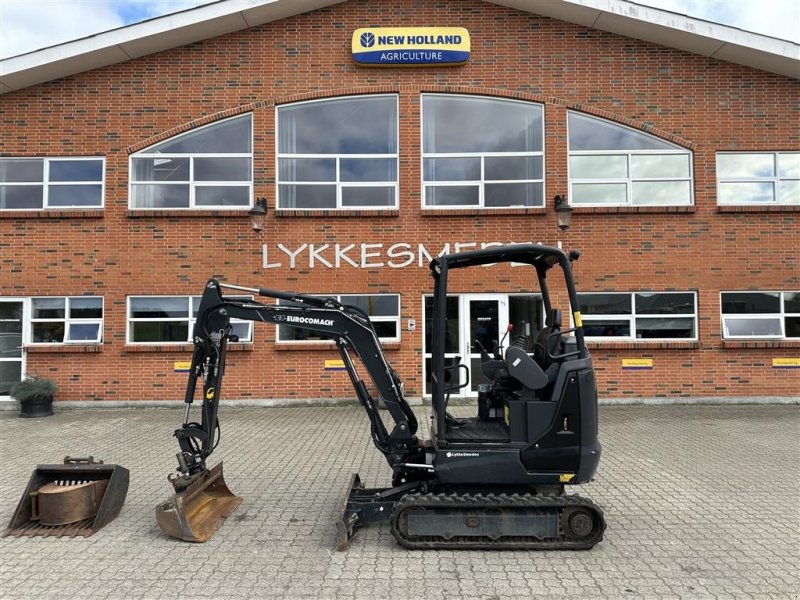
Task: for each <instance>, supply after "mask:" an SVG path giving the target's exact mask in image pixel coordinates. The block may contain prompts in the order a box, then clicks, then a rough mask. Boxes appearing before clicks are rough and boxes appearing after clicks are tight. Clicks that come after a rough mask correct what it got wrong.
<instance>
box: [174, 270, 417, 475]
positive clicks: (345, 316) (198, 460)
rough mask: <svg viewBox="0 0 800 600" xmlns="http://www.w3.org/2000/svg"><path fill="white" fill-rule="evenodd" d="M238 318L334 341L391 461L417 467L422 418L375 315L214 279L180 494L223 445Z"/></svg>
mask: <svg viewBox="0 0 800 600" xmlns="http://www.w3.org/2000/svg"><path fill="white" fill-rule="evenodd" d="M223 288H227V289H232V290H236V291H238V292H242V291H245V292H251V293H254V294H258V295H259V296H264V297H268V298H275V299H280V300H286V301H289V302H291V304H261V303H258V302H254V301H250V300H242V299H234V298H225V297H224V296H223V294H222V290H223ZM231 319H239V320H248V321H257V322H263V323H273V324H275V325H280V326H287V327H301V328H303V329H308V330H311V331H314V332H316V333H317V334H320V335H322V336H323V337H326V338H330V339H332V340H334V342H335V344H336V347H337V349H338V350H339V353H340V355H341V357H342V360H343V362H344V366H345V369H346V371H347V373H348V375H349V377H350V380H351V382H352V384H353V387H354V389H355V391H356V396H357V397H358V400H359V402H360V404H361V406H362V407H363V408H364V410H365V411H366V413H367V416H368V418H369V419H370V423H371V432H372V438H373V441H374V443H375V446H376V447H377V448H378V449H379V450H380V451H381V452H382V453H383V454H384V455H385V456H386V458H387V461H388V463H389V465H390V466H391V467H392V469H393V471H394V472H395V474H396V475H397V474H399V473H402V471H403V469H404V464H406V463H408V462H414V460H416V459H417V457H418V455H419V453H420V449H419V443H418V440H417V438H416V437H415V435H414V434H415V433H416V431H417V420H416V418H415V416H414V413H413V412H412V410H411V407H410V406H409V405H408V403H407V402H406V400H405V399H404V398H403V392H402V384H401V382H400V379H399V377H398V375H397V373H396V372H395V371H394V370H393V369H392V368H391V367H390V366H389V364H388V363H387V362H386V358H385V356H384V354H383V350H382V349H381V345H380V342H379V341H378V336H377V334H376V333H375V329H374V327H373V326H372V323H371V322H370V320H369V317H368V316H367V315H366V314H365V313H364V312H363V311H361V310H360V309H359V308H357V307H353V306H347V305H344V304H341V303H340V302H338V301H337V300H335V299H333V298H317V297H312V296H303V295H298V294H291V293H287V292H280V291H275V290H269V289H264V288H259V289H255V288H243V287H239V286H232V285H227V284H222V283H220V282H218V281H217V280H216V279H211V280H209V281H208V283H207V284H206V287H205V291H204V293H203V296H202V298H201V300H200V306H199V309H198V313H197V321H196V323H195V326H194V331H193V342H194V353H193V355H192V363H191V367H190V374H189V381H188V385H187V388H186V396H185V398H184V403H185V408H184V419H183V424H182V425H181V427H180V428H178V429H177V430H176V431H175V437H176V438H177V439H178V443H179V445H180V449H181V451H180V452H179V453H178V455H177V457H178V471H179V473H180V475H179V476H178V477H176V478H174V479H172V483H173V485H174V486H175V488H176V490H181V489H185V488H186V487H188V486H189V485H191V484H192V482H193V481H195V480H196V479H197V477H198V476H200V475H202V474H204V473H205V472H207V468H206V464H205V461H206V459H207V458H208V457H209V455H211V453H212V452H213V451H214V448H215V447H216V445H217V443H218V442H219V420H218V416H217V412H218V408H219V399H220V394H221V390H222V380H223V376H224V373H225V356H226V351H227V344H228V343H229V342H231V341H236V339H235V336H233V335H232V333H231ZM353 353H355V355H357V356H358V358H359V359H360V360H361V362H362V364H363V366H364V368H365V369H366V371H367V373H368V375H369V378H370V379H371V381H372V383H373V384H374V386H375V388H376V389H377V390H378V393H379V394H380V397H381V398H382V399H383V402H384V404H385V406H386V408H387V409H388V412H389V414H390V415H391V418H392V419H393V421H394V424H393V426H392V428H391V429H388V428H387V426H386V424H385V423H384V421H383V419H382V418H381V416H380V413H379V411H378V410H377V406H376V401H375V399H374V398H372V396H371V395H370V393H369V391H368V389H367V385H366V383H365V382H364V380H363V379H362V378H361V377H360V375H359V374H358V371H357V369H356V366H355V363H354V361H353V357H352V354H353ZM201 378H202V379H203V385H202V390H203V391H202V403H203V404H202V419H201V421H200V422H199V423H198V422H190V421H189V414H190V407H191V405H192V403H193V402H194V397H195V395H196V388H197V383H198V380H200V379H201Z"/></svg>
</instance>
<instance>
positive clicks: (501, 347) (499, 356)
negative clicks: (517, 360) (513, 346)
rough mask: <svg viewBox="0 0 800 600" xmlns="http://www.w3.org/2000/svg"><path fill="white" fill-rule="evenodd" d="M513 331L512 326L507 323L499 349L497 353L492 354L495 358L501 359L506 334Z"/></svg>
mask: <svg viewBox="0 0 800 600" xmlns="http://www.w3.org/2000/svg"><path fill="white" fill-rule="evenodd" d="M512 331H514V324H513V323H509V324H508V327H506V332H505V333H504V334H503V339H501V340H500V347H499V348H498V349H497V352H495V353H494V355H495V358H497V359H499V360H502V359H503V343H504V342H505V341H506V338H507V337H508V334H509V333H511V332H512Z"/></svg>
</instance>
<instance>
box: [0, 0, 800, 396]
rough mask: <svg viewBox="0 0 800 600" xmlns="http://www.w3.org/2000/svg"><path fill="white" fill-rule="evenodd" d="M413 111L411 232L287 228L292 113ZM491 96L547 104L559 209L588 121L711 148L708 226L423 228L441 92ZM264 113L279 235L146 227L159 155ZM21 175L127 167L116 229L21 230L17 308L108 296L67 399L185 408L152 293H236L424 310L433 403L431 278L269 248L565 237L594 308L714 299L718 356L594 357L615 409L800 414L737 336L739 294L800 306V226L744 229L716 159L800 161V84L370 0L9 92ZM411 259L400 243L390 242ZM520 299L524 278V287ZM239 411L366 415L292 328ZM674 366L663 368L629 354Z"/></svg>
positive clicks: (702, 163) (44, 355)
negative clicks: (135, 205) (355, 47)
mask: <svg viewBox="0 0 800 600" xmlns="http://www.w3.org/2000/svg"><path fill="white" fill-rule="evenodd" d="M365 26H382V27H392V26H462V27H465V28H467V29H468V30H469V31H470V34H471V37H472V57H471V59H470V61H469V62H468V63H467V64H466V65H464V66H460V67H451V68H414V69H398V68H383V69H369V68H357V67H356V66H355V65H354V64H353V61H352V59H351V57H350V54H349V51H350V36H351V35H352V32H353V31H354V30H355V29H357V28H359V27H365ZM374 92H382V93H385V92H391V93H397V94H398V95H399V107H400V113H399V114H400V145H399V147H400V209H399V211H396V212H395V213H393V214H392V215H391V216H388V217H387V216H385V215H384V216H375V215H369V214H366V215H354V214H350V215H349V216H346V217H344V216H341V215H324V216H276V214H275V211H274V210H273V208H274V206H275V185H274V182H275V156H274V151H275V108H274V107H275V105H276V104H280V103H285V102H288V101H294V100H300V99H308V98H317V97H329V96H337V95H346V94H354V93H374ZM423 92H453V93H459V92H467V93H475V94H487V95H496V96H502V97H508V98H518V99H523V100H531V101H536V102H541V103H543V104H544V106H545V118H546V147H545V166H546V195H547V197H548V198H552V196H554V195H555V194H557V193H562V194H566V191H567V139H566V111H567V109H568V108H573V109H578V110H584V111H587V112H589V113H592V114H597V115H600V116H603V117H606V118H610V119H614V120H617V121H619V122H622V123H625V124H627V125H630V126H633V127H637V128H640V129H646V130H647V131H650V132H652V133H655V134H657V135H661V136H662V137H668V138H669V139H671V140H672V141H676V142H678V143H680V144H682V145H684V146H686V147H688V148H690V149H692V150H693V152H694V175H695V204H696V206H695V207H694V208H692V209H690V210H686V209H683V210H669V209H653V211H652V212H638V211H635V210H633V211H631V210H618V211H617V210H613V209H612V210H605V211H604V210H597V209H594V210H592V209H582V210H576V211H575V214H574V215H573V226H572V228H571V229H570V231H569V232H568V233H567V234H560V233H559V232H558V230H557V229H556V228H555V225H554V214H553V212H552V206H551V205H550V203H549V202H548V208H547V210H546V211H542V210H539V211H537V210H533V211H527V212H526V211H510V212H504V213H500V214H498V213H495V214H491V213H483V212H482V213H474V214H473V213H464V214H462V215H459V216H447V217H445V216H431V215H429V214H422V212H421V210H420V197H421V183H420V181H421V173H420V158H419V157H420V133H419V132H420V94H421V93H423ZM247 109H253V117H254V134H255V136H254V139H255V155H254V160H255V165H254V166H255V190H254V191H255V196H266V197H267V199H268V202H269V206H270V212H269V216H268V221H267V226H266V228H265V230H264V232H263V234H262V235H260V236H259V235H257V234H255V233H254V232H253V231H252V230H251V229H250V226H249V221H248V219H247V217H246V216H244V215H242V216H238V215H236V216H234V215H231V214H227V213H208V212H198V213H193V214H191V215H184V214H181V215H169V216H165V215H164V214H163V213H151V214H148V215H144V216H142V215H141V214H137V215H135V216H134V215H132V214H130V213H129V212H128V209H127V205H128V197H127V195H128V156H129V152H131V151H135V150H138V149H141V148H142V147H144V146H146V145H148V144H150V143H152V142H153V141H155V139H156V138H159V137H164V136H165V135H171V134H173V133H175V132H176V131H178V130H179V129H187V128H189V127H190V126H192V125H193V124H196V123H197V122H207V121H209V120H213V119H214V118H218V117H219V116H224V115H228V114H233V113H234V112H237V111H241V110H247ZM0 122H2V131H3V134H2V137H0V154H1V155H2V156H69V155H79V156H86V155H102V156H105V157H106V160H107V163H106V197H105V210H104V211H102V212H99V213H91V212H87V213H84V214H82V215H80V216H77V217H69V216H67V215H65V214H64V213H57V214H56V215H54V216H53V215H51V216H49V217H47V218H46V217H45V216H43V215H41V214H35V213H30V214H24V215H9V214H7V213H6V214H3V213H0V233H2V235H1V236H0V250H2V255H1V257H0V296H32V295H79V294H84V293H94V294H101V295H103V296H104V297H105V342H104V344H103V346H102V348H101V349H100V351H99V352H93V353H76V352H66V351H58V352H33V351H32V352H30V353H29V355H28V362H27V366H28V369H27V370H28V371H37V372H39V373H40V374H48V375H51V376H52V377H54V378H56V379H57V380H58V382H59V384H60V386H61V392H60V394H59V398H60V399H62V400H84V399H99V400H105V399H108V400H130V399H133V400H135V399H180V398H182V395H183V386H184V383H185V375H183V374H175V373H173V371H172V365H173V362H174V361H176V360H188V359H189V357H190V348H188V347H183V348H181V349H179V350H175V349H163V348H162V349H160V350H159V351H153V350H149V351H142V350H141V349H139V348H131V347H126V345H125V301H126V296H128V295H146V294H148V295H149V294H183V295H189V294H199V293H200V292H201V291H202V288H203V284H204V282H205V280H206V279H207V278H208V277H209V276H212V275H216V276H221V277H224V279H225V280H227V281H229V282H233V283H238V284H241V285H246V286H254V287H255V286H265V287H270V288H275V289H290V290H294V291H300V292H309V293H314V292H339V293H347V292H351V293H366V292H373V293H374V292H395V293H398V292H399V293H402V317H403V326H405V323H406V320H407V319H409V318H414V319H416V321H417V324H418V326H417V330H416V331H415V332H409V331H403V332H402V342H401V344H400V345H399V347H397V348H392V349H390V350H388V351H387V355H388V358H389V360H390V362H391V363H392V364H393V365H394V366H395V367H396V368H397V369H398V370H399V371H400V373H401V375H402V376H403V378H404V380H405V382H406V390H407V394H408V395H410V396H416V395H419V394H420V393H421V375H420V369H421V358H420V352H421V348H422V326H421V325H422V315H421V297H422V294H423V293H427V292H429V291H430V284H431V279H430V277H429V276H428V274H427V269H425V268H415V267H411V268H406V269H388V268H383V269H369V270H367V269H354V268H351V267H347V266H344V267H343V268H341V269H338V270H336V269H332V270H329V269H326V268H315V269H313V270H311V269H304V268H299V269H296V270H294V271H290V270H289V269H288V268H286V267H283V268H281V269H273V270H266V271H265V270H263V269H262V268H261V246H262V244H268V245H269V247H270V248H271V249H274V247H275V244H276V243H278V242H283V243H285V244H295V245H298V244H300V243H304V242H305V243H315V244H322V243H334V242H338V243H340V244H349V243H355V244H359V243H361V242H368V243H373V242H374V243H379V242H382V241H383V242H386V241H390V242H394V241H398V242H400V241H402V242H409V243H412V244H416V243H424V244H425V245H426V246H428V247H429V248H433V247H435V246H436V245H437V244H441V243H442V242H443V241H451V242H458V241H463V242H472V241H477V242H481V241H517V242H519V241H544V242H549V243H553V242H554V241H555V240H556V239H561V240H563V242H564V244H565V247H566V248H580V249H581V250H582V251H583V258H581V260H580V261H579V262H578V263H577V264H576V278H577V283H578V287H579V289H580V290H582V291H634V290H640V289H644V290H652V291H661V290H697V291H698V292H699V294H698V302H699V307H700V308H699V327H700V341H699V343H697V344H679V345H677V346H676V345H670V346H668V348H663V347H659V345H658V344H644V345H641V344H627V345H625V344H623V345H620V344H602V345H596V346H595V347H594V348H593V355H594V358H595V361H596V365H597V370H598V378H599V385H600V391H601V394H604V395H607V396H615V397H616V396H625V395H634V396H645V397H652V396H673V395H682V396H686V395H692V396H736V395H759V396H763V395H777V396H789V395H797V389H798V371H796V370H794V371H792V370H781V369H773V368H771V366H772V361H771V359H772V358H773V357H787V356H800V344H796V343H795V344H792V343H786V342H783V343H778V344H741V343H730V342H722V341H721V340H720V319H719V290H722V289H724V290H738V289H782V290H790V289H795V290H796V289H800V268H798V250H800V235H799V234H798V230H797V222H798V219H797V215H798V212H788V211H783V212H756V211H749V212H736V213H729V212H720V211H719V210H718V208H717V205H716V196H715V195H716V180H715V152H717V151H723V150H772V151H776V150H798V149H800V128H799V127H798V122H800V81H798V80H793V79H788V78H786V77H782V76H778V75H773V74H769V73H764V72H759V71H756V70H753V69H749V68H746V67H743V66H738V65H734V64H729V63H724V62H720V61H717V60H713V59H710V58H706V57H702V56H695V55H692V54H688V53H686V52H681V51H678V50H672V49H669V48H663V47H660V46H656V45H654V44H650V43H646V42H642V41H639V40H634V39H628V38H624V37H621V36H618V35H614V34H610V33H604V32H601V31H595V30H592V29H587V28H585V27H581V26H578V25H572V24H569V23H563V22H560V21H555V20H552V19H549V18H545V17H539V16H536V15H533V14H525V13H521V12H517V11H514V10H511V9H507V8H504V7H500V6H497V5H494V4H489V3H483V2H477V1H455V0H451V1H449V2H447V1H442V2H435V3H432V2H427V1H421V0H416V1H415V0H392V1H391V2H389V1H377V2H376V1H370V2H365V1H357V0H353V1H351V2H347V3H344V4H339V5H335V6H333V7H330V8H327V9H322V10H318V11H314V12H312V13H308V14H305V15H300V16H297V17H293V18H290V19H286V20H283V21H280V22H277V23H273V24H268V25H264V26H260V27H255V28H253V29H250V30H247V31H241V32H238V33H233V34H229V35H225V36H222V37H220V38H216V39H212V40H208V41H205V42H199V43H196V44H192V45H189V46H184V47H180V48H175V49H173V50H168V51H165V52H160V53H158V54H155V55H152V56H147V57H144V58H140V59H136V60H131V61H128V62H125V63H121V64H117V65H113V66H110V67H107V68H102V69H97V70H94V71H91V72H87V73H82V74H79V75H76V76H73V77H68V78H66V79H62V80H58V81H54V82H50V83H46V84H42V85H38V86H34V87H31V88H28V89H24V90H21V91H17V92H12V93H8V94H4V95H2V96H0ZM387 245H388V244H387ZM475 271H477V272H476V273H474V274H471V280H469V281H464V282H463V283H462V286H463V287H462V289H455V290H453V291H455V292H458V291H462V292H467V291H486V292H493V291H496V292H506V291H524V290H525V289H526V285H525V281H524V280H523V279H522V277H521V276H520V274H519V270H515V271H513V273H511V274H506V275H503V276H501V277H499V278H498V277H492V276H491V275H490V273H491V271H489V270H484V269H475ZM501 279H505V280H507V281H508V282H507V283H504V282H501V281H500V280H501ZM229 356H230V360H229V368H228V377H227V378H226V381H225V391H224V393H223V396H224V397H226V398H286V397H298V398H314V397H320V396H323V397H341V396H352V392H351V391H350V388H349V383H348V381H347V377H346V375H345V374H344V373H341V372H334V373H325V372H323V370H322V365H323V361H324V359H326V358H337V355H336V354H335V353H334V352H333V351H332V350H314V351H308V350H303V351H296V350H290V351H283V350H281V351H276V348H275V344H274V329H273V328H272V327H271V326H257V327H256V343H255V344H254V345H253V349H252V351H246V352H235V353H231V354H230V355H229ZM640 357H651V358H653V362H654V369H653V370H651V371H623V370H622V369H621V359H622V358H640Z"/></svg>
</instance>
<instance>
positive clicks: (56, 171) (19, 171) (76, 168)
mask: <svg viewBox="0 0 800 600" xmlns="http://www.w3.org/2000/svg"><path fill="white" fill-rule="evenodd" d="M104 167H105V159H104V158H0V210H45V209H51V210H62V209H71V208H102V206H103V171H104Z"/></svg>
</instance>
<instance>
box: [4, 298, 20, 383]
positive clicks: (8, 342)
mask: <svg viewBox="0 0 800 600" xmlns="http://www.w3.org/2000/svg"><path fill="white" fill-rule="evenodd" d="M23 308H24V303H23V302H22V300H10V299H5V298H3V299H0V398H4V397H8V395H9V389H10V388H11V386H12V385H13V384H15V383H16V382H18V381H20V380H21V379H22V372H23V362H24V359H25V355H24V353H23V350H22V323H23V318H22V317H23Z"/></svg>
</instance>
